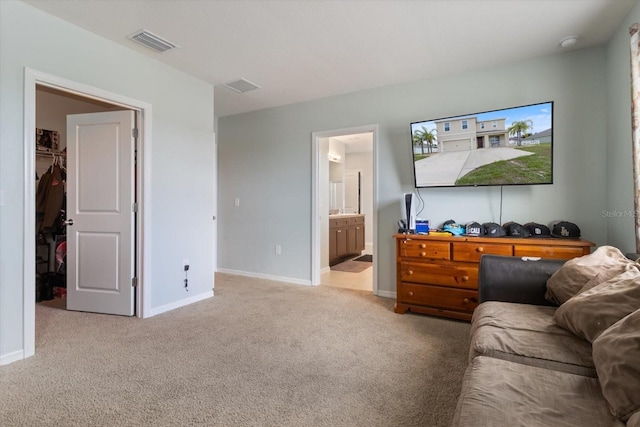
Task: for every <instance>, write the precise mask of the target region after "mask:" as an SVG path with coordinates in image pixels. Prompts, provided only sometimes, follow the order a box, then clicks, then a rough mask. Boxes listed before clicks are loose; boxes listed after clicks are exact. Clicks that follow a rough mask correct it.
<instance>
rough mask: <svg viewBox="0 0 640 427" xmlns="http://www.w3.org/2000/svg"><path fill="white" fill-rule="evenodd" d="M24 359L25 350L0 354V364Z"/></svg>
mask: <svg viewBox="0 0 640 427" xmlns="http://www.w3.org/2000/svg"><path fill="white" fill-rule="evenodd" d="M22 359H24V350H18V351H14V352H13V353H7V354H3V355H1V356H0V366H2V365H8V364H9V363H13V362H17V361H18V360H22Z"/></svg>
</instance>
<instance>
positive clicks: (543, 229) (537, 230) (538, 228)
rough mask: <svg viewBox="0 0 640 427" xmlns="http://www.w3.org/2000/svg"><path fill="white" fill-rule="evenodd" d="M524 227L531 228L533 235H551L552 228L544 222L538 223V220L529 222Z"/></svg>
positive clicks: (541, 236)
mask: <svg viewBox="0 0 640 427" xmlns="http://www.w3.org/2000/svg"><path fill="white" fill-rule="evenodd" d="M524 228H526V229H527V230H529V233H531V237H539V238H543V237H547V238H548V237H551V230H549V227H547V226H546V225H544V224H538V223H537V222H528V223H526V224H525V225H524Z"/></svg>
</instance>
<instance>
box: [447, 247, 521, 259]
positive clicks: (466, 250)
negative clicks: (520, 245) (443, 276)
mask: <svg viewBox="0 0 640 427" xmlns="http://www.w3.org/2000/svg"><path fill="white" fill-rule="evenodd" d="M483 254H493V255H507V256H511V255H513V245H505V244H495V243H468V242H459V243H453V259H454V261H476V262H477V261H480V257H481V256H482V255H483Z"/></svg>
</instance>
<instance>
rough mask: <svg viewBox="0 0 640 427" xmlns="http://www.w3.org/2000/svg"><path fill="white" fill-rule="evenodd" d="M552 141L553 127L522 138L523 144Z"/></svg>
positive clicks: (548, 142)
mask: <svg viewBox="0 0 640 427" xmlns="http://www.w3.org/2000/svg"><path fill="white" fill-rule="evenodd" d="M550 143H551V128H549V129H547V130H543V131H542V132H538V133H534V134H533V135H531V136H528V137H526V138H523V139H522V142H521V144H522V145H537V144H550Z"/></svg>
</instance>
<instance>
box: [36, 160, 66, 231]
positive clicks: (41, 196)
mask: <svg viewBox="0 0 640 427" xmlns="http://www.w3.org/2000/svg"><path fill="white" fill-rule="evenodd" d="M64 178H65V173H64V171H63V169H62V168H61V167H60V165H59V164H58V161H57V160H54V163H53V165H51V167H50V168H49V170H47V172H45V173H44V175H42V177H40V182H39V183H38V191H37V193H36V216H37V219H38V223H39V226H38V230H39V231H46V230H47V229H51V228H53V227H54V226H55V225H56V219H57V218H58V217H59V216H60V211H61V210H62V209H63V202H64V193H65V189H64Z"/></svg>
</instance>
